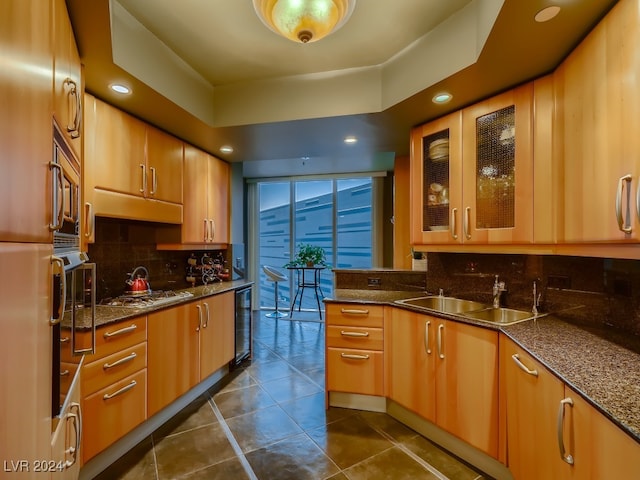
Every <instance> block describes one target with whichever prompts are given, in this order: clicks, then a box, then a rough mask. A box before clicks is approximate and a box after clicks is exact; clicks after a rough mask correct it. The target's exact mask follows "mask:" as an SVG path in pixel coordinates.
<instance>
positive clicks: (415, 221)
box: [410, 112, 462, 244]
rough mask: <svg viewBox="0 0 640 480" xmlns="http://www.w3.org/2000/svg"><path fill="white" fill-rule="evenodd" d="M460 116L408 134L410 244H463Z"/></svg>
mask: <svg viewBox="0 0 640 480" xmlns="http://www.w3.org/2000/svg"><path fill="white" fill-rule="evenodd" d="M461 132H462V115H461V113H460V112H456V113H453V114H451V115H447V116H446V117H443V118H441V119H439V120H436V121H434V122H431V123H429V124H427V125H424V126H422V127H418V128H416V129H414V130H413V132H412V134H411V168H410V170H411V205H412V208H411V243H413V244H427V243H448V242H454V243H458V242H460V241H462V238H461V236H460V232H461V228H462V227H461V223H460V219H461V214H462V212H461V210H462V183H461V181H460V179H461V178H462V139H461Z"/></svg>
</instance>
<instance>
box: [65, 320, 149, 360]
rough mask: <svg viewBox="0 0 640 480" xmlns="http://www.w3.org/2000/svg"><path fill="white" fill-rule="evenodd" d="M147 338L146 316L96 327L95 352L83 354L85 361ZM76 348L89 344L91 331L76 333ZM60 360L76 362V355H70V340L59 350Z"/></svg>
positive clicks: (87, 346) (88, 345)
mask: <svg viewBox="0 0 640 480" xmlns="http://www.w3.org/2000/svg"><path fill="white" fill-rule="evenodd" d="M146 339H147V316H146V315H143V316H141V317H135V318H132V319H128V320H123V321H122V322H117V323H110V324H108V325H103V326H101V327H99V328H97V329H96V353H94V354H93V355H85V363H86V362H93V361H95V360H97V359H99V358H102V357H105V356H107V355H111V354H112V353H116V352H118V351H120V350H122V349H124V348H128V347H131V346H133V345H136V344H138V343H140V342H144V341H145V340H146ZM76 341H77V343H78V344H77V345H76V348H89V347H90V346H91V332H80V333H78V335H76ZM61 355H62V360H64V361H66V362H77V358H78V357H72V356H71V345H70V342H65V343H64V344H63V347H62V351H61Z"/></svg>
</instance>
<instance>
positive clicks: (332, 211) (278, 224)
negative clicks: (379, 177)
mask: <svg viewBox="0 0 640 480" xmlns="http://www.w3.org/2000/svg"><path fill="white" fill-rule="evenodd" d="M372 186H373V182H372V178H371V177H356V178H340V179H327V178H322V179H312V180H289V181H275V182H267V181H265V182H258V183H257V186H256V187H257V196H256V197H257V198H256V203H257V209H256V212H257V216H258V219H257V220H258V221H257V222H256V223H257V225H258V228H257V232H256V236H257V239H258V242H257V243H258V245H259V248H258V251H257V252H256V254H257V256H258V258H257V263H258V265H259V272H258V273H259V275H258V278H259V282H258V283H259V292H260V293H259V296H260V308H263V309H270V310H273V309H274V307H275V304H276V297H275V285H274V282H273V281H270V279H269V278H268V276H267V275H266V274H265V273H264V271H263V268H262V267H263V266H264V265H267V266H270V267H274V268H277V269H279V270H280V271H281V272H282V273H283V274H285V275H286V276H287V281H283V282H279V284H278V306H279V308H280V310H288V309H289V307H290V305H291V303H290V302H291V301H293V298H294V297H295V294H296V288H297V276H296V272H295V271H293V270H288V269H287V268H286V267H285V265H286V264H287V263H288V262H289V261H290V260H291V259H292V258H293V256H294V255H295V252H296V250H297V246H298V245H300V244H301V243H306V244H311V245H317V246H320V247H322V248H323V249H324V250H325V254H326V258H327V262H328V263H329V264H330V265H332V266H334V267H337V268H371V266H372V250H373V249H372V238H373V235H372V224H373V222H372V211H373V209H372V200H373V195H372ZM292 239H293V240H292ZM320 289H321V290H322V293H323V294H324V295H325V296H331V295H332V294H333V273H332V271H331V269H330V268H328V269H325V270H323V271H322V272H321V273H320ZM321 306H322V304H321ZM297 308H298V303H297V302H296V310H297ZM317 308H318V305H317V302H316V298H315V295H314V290H313V288H311V289H306V290H305V293H304V295H303V297H302V303H301V309H302V310H317Z"/></svg>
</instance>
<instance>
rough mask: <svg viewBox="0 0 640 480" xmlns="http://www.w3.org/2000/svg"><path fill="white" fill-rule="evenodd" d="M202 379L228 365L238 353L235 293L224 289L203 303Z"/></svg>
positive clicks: (201, 331) (201, 334) (201, 335)
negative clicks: (236, 347) (236, 346)
mask: <svg viewBox="0 0 640 480" xmlns="http://www.w3.org/2000/svg"><path fill="white" fill-rule="evenodd" d="M200 305H202V307H203V308H204V311H203V313H202V315H203V323H202V328H201V329H200V380H204V379H205V378H207V377H208V376H209V375H211V374H212V373H213V372H215V371H216V370H219V369H220V368H221V367H223V366H225V365H227V364H228V363H229V362H230V361H231V360H232V359H233V357H234V356H235V294H234V292H225V293H221V294H218V295H213V296H211V297H207V298H205V299H203V300H202V302H200Z"/></svg>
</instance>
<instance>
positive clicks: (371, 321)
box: [326, 303, 384, 328]
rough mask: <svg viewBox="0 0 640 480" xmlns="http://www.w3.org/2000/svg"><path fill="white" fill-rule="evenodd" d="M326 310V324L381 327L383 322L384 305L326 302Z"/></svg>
mask: <svg viewBox="0 0 640 480" xmlns="http://www.w3.org/2000/svg"><path fill="white" fill-rule="evenodd" d="M326 310H327V324H328V325H353V326H366V327H379V328H382V325H383V323H384V307H382V306H381V305H361V304H347V303H328V304H327V306H326Z"/></svg>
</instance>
